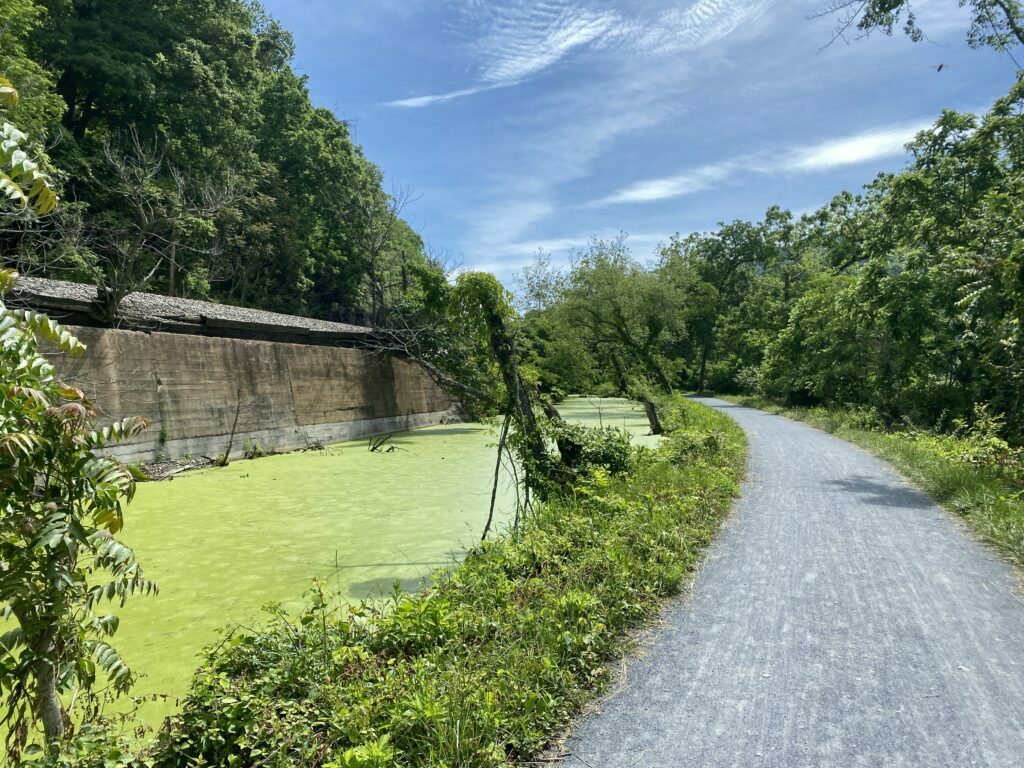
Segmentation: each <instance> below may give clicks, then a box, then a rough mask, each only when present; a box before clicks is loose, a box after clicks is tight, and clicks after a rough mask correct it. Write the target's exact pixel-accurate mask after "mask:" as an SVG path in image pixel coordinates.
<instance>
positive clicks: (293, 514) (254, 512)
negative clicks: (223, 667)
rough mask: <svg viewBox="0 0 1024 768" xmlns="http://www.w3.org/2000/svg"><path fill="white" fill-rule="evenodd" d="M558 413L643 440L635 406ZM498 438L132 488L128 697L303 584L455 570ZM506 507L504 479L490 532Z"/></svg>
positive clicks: (464, 428)
mask: <svg viewBox="0 0 1024 768" xmlns="http://www.w3.org/2000/svg"><path fill="white" fill-rule="evenodd" d="M559 411H560V412H561V414H562V416H563V417H564V418H566V419H569V420H572V421H578V422H581V423H585V424H588V425H591V426H598V425H601V424H603V425H604V426H616V427H625V428H626V429H628V430H629V431H630V432H632V433H633V434H635V435H637V436H638V437H637V438H636V439H637V440H638V441H639V442H644V443H649V442H650V441H652V440H654V438H649V437H640V436H642V435H646V433H647V431H648V427H647V421H646V419H645V418H644V414H643V409H642V408H639V407H638V406H636V405H634V404H632V403H630V402H629V401H626V400H611V399H604V400H598V399H591V398H570V399H569V400H567V401H565V402H564V403H561V404H560V405H559ZM495 441H496V439H495V435H494V432H493V431H492V430H491V429H490V428H488V427H487V426H484V425H481V424H456V425H450V426H441V427H430V428H426V429H421V430H416V431H415V432H408V433H404V434H401V435H396V436H395V437H394V438H393V439H392V442H393V443H394V444H395V445H396V446H397V447H398V448H399V449H400V450H396V451H394V452H392V453H370V452H369V451H368V450H367V444H366V442H355V443H344V444H341V445H335V446H331V447H329V448H328V449H327V450H326V451H322V452H309V453H292V454H286V455H282V456H270V457H267V458H262V459H257V460H255V461H239V462H235V463H233V464H231V465H230V466H228V467H224V468H220V469H211V470H206V471H202V472H196V473H190V474H187V475H179V476H177V477H175V478H174V479H173V480H170V481H164V482H160V483H145V484H142V485H140V486H139V490H138V494H137V496H136V498H135V501H134V502H133V503H132V504H131V506H130V507H129V508H128V510H127V515H126V526H125V530H124V534H123V538H124V540H125V541H126V543H128V544H130V545H131V546H133V547H134V548H135V550H136V553H137V554H138V557H139V560H140V562H142V563H143V565H144V566H145V569H146V574H147V576H149V577H151V578H154V579H155V580H157V581H158V582H159V583H160V594H159V596H157V597H155V598H145V597H140V598H137V599H135V600H132V601H131V602H130V603H129V604H128V606H126V607H125V608H124V609H122V610H121V611H119V614H120V616H121V630H120V631H119V632H118V636H117V645H118V647H119V648H120V650H121V652H122V654H123V655H124V657H125V659H126V660H127V661H129V663H130V664H131V665H132V666H133V667H134V668H135V669H136V670H138V671H141V672H144V673H145V677H144V678H142V679H141V680H140V681H139V683H138V685H137V686H136V688H135V689H134V693H135V694H136V695H149V694H156V693H160V694H168V695H170V696H171V697H175V696H180V695H182V694H184V693H185V692H186V690H187V688H188V682H189V678H190V676H191V673H192V671H193V670H194V668H195V667H196V666H197V665H198V657H197V654H198V652H199V651H200V649H201V648H202V647H203V646H204V645H206V644H207V643H210V642H211V641H213V640H215V639H216V637H217V630H218V628H220V627H223V626H225V625H227V624H238V623H245V622H248V621H252V620H256V621H259V611H260V608H261V607H262V606H263V605H265V604H267V603H269V602H281V603H282V604H284V606H285V607H286V608H292V609H294V608H296V607H298V606H299V604H300V602H301V596H302V593H303V592H304V591H305V590H306V589H307V588H308V587H309V586H310V581H311V579H312V578H313V577H317V576H319V577H322V578H324V579H326V580H327V582H328V583H329V584H330V586H331V587H332V588H334V589H336V590H337V591H338V592H340V593H341V594H344V595H346V596H348V597H349V598H352V599H362V598H366V597H372V596H374V595H380V594H383V593H386V592H388V591H390V589H391V586H392V584H393V583H394V582H395V581H399V582H400V583H401V584H402V586H403V587H404V588H406V589H411V588H416V587H418V586H419V585H420V584H421V583H422V580H423V579H424V578H425V577H428V576H429V574H430V573H431V572H432V571H434V570H435V569H436V568H439V567H445V566H448V565H451V564H452V563H453V562H455V561H457V560H458V559H459V557H460V556H461V555H460V554H459V553H460V552H461V551H462V550H463V549H464V548H465V547H466V546H468V545H471V544H473V543H475V542H476V541H478V540H479V538H480V533H481V531H482V529H483V525H484V522H485V519H486V515H487V508H488V504H489V502H490V492H491V483H492V480H493V476H494V460H495V454H494V448H493V445H494V443H495ZM514 508H515V491H514V489H513V488H512V487H511V486H510V484H509V483H508V482H507V480H506V481H503V482H502V483H501V484H500V486H499V499H498V526H499V528H500V526H501V524H502V523H504V522H506V521H507V520H508V519H509V515H510V514H511V513H512V512H514ZM174 708H175V703H174V701H173V700H166V701H158V702H148V703H146V704H144V705H143V707H142V710H141V712H140V715H141V717H142V718H143V719H145V720H148V721H149V722H150V723H151V724H154V725H155V724H157V723H158V721H159V719H160V718H162V717H163V716H165V715H167V714H169V713H170V712H171V711H172V710H173V709H174Z"/></svg>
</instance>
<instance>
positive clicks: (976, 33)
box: [814, 0, 1024, 51]
mask: <svg viewBox="0 0 1024 768" xmlns="http://www.w3.org/2000/svg"><path fill="white" fill-rule="evenodd" d="M958 2H959V5H960V7H961V8H963V7H965V6H970V9H971V27H970V29H969V30H968V33H967V42H968V44H970V46H971V47H972V48H982V47H985V46H989V47H991V48H995V49H996V50H997V51H1009V50H1010V49H1012V48H1015V47H1017V46H1019V45H1024V10H1022V6H1021V3H1020V0H958ZM814 15H815V16H826V15H837V16H838V17H839V22H838V25H837V27H836V32H835V36H834V37H833V41H835V40H837V39H839V38H841V37H843V36H845V35H846V33H847V32H848V31H849V30H851V29H858V30H860V31H861V32H862V33H864V34H867V33H869V32H871V31H872V30H875V29H880V30H882V31H883V32H884V33H885V34H887V35H891V34H892V32H893V29H895V28H896V27H897V26H898V25H899V24H901V23H902V24H903V31H904V32H905V33H906V34H907V35H908V36H909V37H910V38H911V39H912V40H914V41H915V42H916V41H920V40H922V39H924V35H925V30H923V29H921V27H919V26H918V24H917V16H916V15H915V13H914V9H913V6H912V5H911V2H910V0H835V1H834V2H832V3H831V4H830V5H828V6H827V7H825V8H824V9H822V10H821V11H818V12H817V13H816V14H814Z"/></svg>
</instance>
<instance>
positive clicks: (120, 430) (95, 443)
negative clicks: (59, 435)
mask: <svg viewBox="0 0 1024 768" xmlns="http://www.w3.org/2000/svg"><path fill="white" fill-rule="evenodd" d="M148 426H149V421H147V420H146V419H144V418H142V417H141V416H129V417H128V418H126V419H121V420H120V421H115V422H114V423H113V424H110V425H109V426H106V427H103V429H100V430H98V431H95V432H90V433H89V435H88V437H87V438H86V440H87V441H88V444H89V446H90V447H91V448H102V447H104V446H106V445H110V444H111V443H120V442H123V441H125V440H129V439H131V438H133V437H135V436H136V435H137V434H139V433H140V432H142V431H143V430H144V429H146V427H148Z"/></svg>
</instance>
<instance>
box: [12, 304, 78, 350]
mask: <svg viewBox="0 0 1024 768" xmlns="http://www.w3.org/2000/svg"><path fill="white" fill-rule="evenodd" d="M8 311H9V312H10V315H11V317H13V318H14V319H15V320H17V321H18V322H20V323H21V324H22V325H24V326H25V327H26V328H27V329H28V330H30V331H32V332H33V333H36V334H38V335H39V336H41V337H42V338H44V339H45V340H46V341H48V342H50V343H51V344H54V345H56V346H57V347H59V348H60V350H61V351H62V352H66V353H67V354H69V355H81V354H83V353H84V352H85V345H84V344H83V343H82V342H80V341H79V340H78V339H77V338H75V336H74V335H73V334H72V333H71V332H70V331H68V330H67V329H65V328H64V327H63V326H62V325H61V324H60V323H58V322H57V321H56V320H53V319H52V318H50V317H49V316H48V315H45V314H43V313H42V312H33V311H32V310H28V309H13V310H8Z"/></svg>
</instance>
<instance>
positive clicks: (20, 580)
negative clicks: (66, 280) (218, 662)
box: [0, 270, 156, 759]
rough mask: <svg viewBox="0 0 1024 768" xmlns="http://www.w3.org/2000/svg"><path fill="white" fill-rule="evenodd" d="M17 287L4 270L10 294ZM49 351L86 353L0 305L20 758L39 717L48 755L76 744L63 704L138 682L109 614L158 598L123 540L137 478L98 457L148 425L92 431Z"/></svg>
mask: <svg viewBox="0 0 1024 768" xmlns="http://www.w3.org/2000/svg"><path fill="white" fill-rule="evenodd" d="M16 277H17V276H16V274H15V273H13V272H11V271H9V270H5V271H3V272H0V294H3V293H6V291H7V290H9V289H10V288H11V286H12V285H13V284H14V281H15V279H16ZM42 342H45V343H46V344H47V345H49V346H51V347H53V348H57V349H60V350H61V351H63V352H64V353H65V354H71V355H75V354H82V353H83V352H84V347H83V346H82V344H81V343H80V342H79V341H78V340H77V339H75V338H74V337H73V336H72V335H71V334H70V333H68V332H67V331H66V330H64V329H63V328H61V327H60V326H59V325H58V324H57V323H55V322H53V321H52V320H50V319H49V318H48V317H46V316H45V315H41V314H38V313H34V312H26V311H19V310H11V309H8V308H7V307H6V306H5V305H4V304H3V303H2V301H0V381H2V382H3V384H2V385H0V602H2V603H3V606H4V608H3V611H4V614H5V617H7V618H13V619H14V620H15V622H16V626H15V628H14V629H12V630H11V631H9V632H7V633H6V634H4V635H3V637H2V638H0V650H2V652H3V656H2V657H0V701H2V704H3V707H2V712H3V715H2V716H0V725H2V726H3V727H4V728H5V730H6V731H7V741H8V751H9V753H10V755H11V756H12V758H13V759H17V758H18V757H19V755H20V753H21V751H22V750H23V749H24V747H25V745H26V743H27V742H28V740H29V738H30V722H31V720H32V719H33V718H35V719H36V720H37V721H38V722H39V723H40V724H41V726H42V731H43V736H44V738H45V740H46V743H47V744H48V745H49V746H51V747H55V746H57V745H58V744H59V742H60V741H61V740H62V739H63V738H64V737H65V736H66V735H67V733H68V730H69V720H68V714H67V712H66V711H65V704H64V701H65V700H64V699H62V698H61V697H62V695H63V694H67V693H71V692H85V693H88V692H89V691H90V689H91V688H92V686H93V685H94V683H95V682H96V680H97V676H98V674H102V675H104V676H106V678H107V679H108V680H109V682H110V684H111V685H112V687H113V688H114V690H116V691H125V690H127V689H128V687H129V686H130V685H131V682H132V672H131V670H130V668H129V667H128V665H127V664H126V663H125V662H124V661H123V660H122V659H121V657H120V656H119V655H118V654H117V652H116V651H115V650H114V648H113V647H112V646H111V645H110V643H109V638H110V637H111V636H113V635H114V633H115V632H116V631H117V627H118V620H117V617H116V616H115V615H114V614H111V613H100V612H99V608H100V606H101V605H102V604H103V603H104V602H109V601H113V600H116V601H119V602H120V603H121V604H123V603H124V601H125V600H126V599H127V598H128V597H129V596H130V595H132V594H135V593H140V592H142V593H151V592H155V591H156V585H155V584H154V583H152V582H150V581H148V580H147V579H146V578H145V577H144V575H143V572H142V569H141V567H140V566H139V564H138V562H137V561H136V559H135V556H134V554H133V552H132V551H131V550H130V549H129V548H128V547H126V546H124V545H123V544H121V543H120V542H119V541H117V539H115V538H114V535H115V534H116V533H117V532H118V531H120V530H121V527H122V525H123V522H124V520H123V508H122V506H123V503H124V502H125V501H130V500H131V498H132V495H133V493H134V488H135V481H134V478H133V476H132V474H131V472H130V471H129V470H128V469H127V468H126V467H125V466H123V465H122V464H121V463H119V462H117V461H115V460H114V459H110V458H104V457H101V456H99V455H97V453H96V451H98V450H99V449H101V448H103V447H104V446H107V445H110V444H113V443H116V442H118V441H120V440H123V439H126V438H129V437H131V436H132V435H135V434H136V433H138V432H139V431H140V430H142V429H144V428H145V426H146V422H145V421H144V420H142V419H137V418H130V419H125V420H123V421H119V422H116V423H114V424H113V425H111V426H108V427H105V428H103V429H99V430H94V429H92V428H91V422H92V419H93V418H94V416H95V413H94V412H93V410H92V408H91V405H90V403H89V401H88V400H87V398H86V397H85V395H84V394H83V393H82V392H81V391H79V390H77V389H75V388H73V387H69V386H67V385H65V384H63V383H61V382H60V381H59V380H58V378H57V375H56V371H55V370H54V367H53V366H52V365H51V364H50V363H49V362H48V361H47V358H46V356H45V355H44V352H43V350H42V349H41V346H40V345H41V343H42ZM103 574H106V579H103V578H102V575H103Z"/></svg>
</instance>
